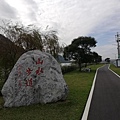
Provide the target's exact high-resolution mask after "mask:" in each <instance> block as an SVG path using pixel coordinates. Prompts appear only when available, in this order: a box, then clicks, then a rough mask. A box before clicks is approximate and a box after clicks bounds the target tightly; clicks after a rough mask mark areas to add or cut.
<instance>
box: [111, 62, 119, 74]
mask: <svg viewBox="0 0 120 120" xmlns="http://www.w3.org/2000/svg"><path fill="white" fill-rule="evenodd" d="M110 69H111V70H113V71H114V72H115V73H117V74H118V75H120V68H119V67H116V66H115V65H113V64H111V65H110Z"/></svg>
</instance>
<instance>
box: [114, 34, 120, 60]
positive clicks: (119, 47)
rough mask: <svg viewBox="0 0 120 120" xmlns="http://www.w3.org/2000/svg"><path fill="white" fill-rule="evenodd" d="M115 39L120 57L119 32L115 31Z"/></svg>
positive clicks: (119, 56) (119, 57)
mask: <svg viewBox="0 0 120 120" xmlns="http://www.w3.org/2000/svg"><path fill="white" fill-rule="evenodd" d="M115 39H116V42H117V46H118V47H117V49H118V59H120V34H119V33H118V32H117V35H115Z"/></svg>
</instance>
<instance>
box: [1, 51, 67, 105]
mask: <svg viewBox="0 0 120 120" xmlns="http://www.w3.org/2000/svg"><path fill="white" fill-rule="evenodd" d="M1 92H2V94H3V98H4V100H5V104H4V106H5V107H13V106H14V107H18V106H27V105H30V104H36V103H44V104H45V103H51V102H57V101H59V100H65V99H66V97H67V94H68V86H67V84H66V82H65V80H64V79H63V75H62V72H61V68H60V65H59V63H58V62H57V61H56V60H55V59H54V58H53V57H52V56H51V55H50V54H48V53H44V52H41V51H39V50H32V51H29V52H27V53H24V54H23V55H22V56H21V57H20V58H19V60H18V61H17V63H16V64H15V66H14V67H13V69H12V71H11V73H10V75H9V77H8V79H7V81H6V83H5V84H4V86H3V88H2V91H1Z"/></svg>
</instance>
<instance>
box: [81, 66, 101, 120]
mask: <svg viewBox="0 0 120 120" xmlns="http://www.w3.org/2000/svg"><path fill="white" fill-rule="evenodd" d="M102 67H103V66H102ZM99 68H101V67H99ZM99 68H97V70H96V73H95V76H94V80H93V83H92V87H91V90H90V93H89V97H88V100H87V103H86V106H85V109H84V112H83V116H82V119H81V120H87V117H88V113H89V108H90V104H91V100H92V96H93V91H94V87H95V81H96V77H97V73H98V69H99Z"/></svg>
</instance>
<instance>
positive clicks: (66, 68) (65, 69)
mask: <svg viewBox="0 0 120 120" xmlns="http://www.w3.org/2000/svg"><path fill="white" fill-rule="evenodd" d="M77 68H78V67H77V66H76V65H71V66H62V67H61V69H62V73H63V74H65V73H68V72H71V71H74V70H76V69H77Z"/></svg>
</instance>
